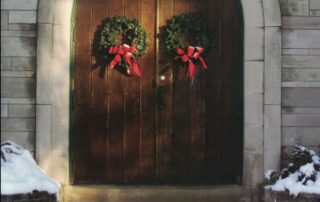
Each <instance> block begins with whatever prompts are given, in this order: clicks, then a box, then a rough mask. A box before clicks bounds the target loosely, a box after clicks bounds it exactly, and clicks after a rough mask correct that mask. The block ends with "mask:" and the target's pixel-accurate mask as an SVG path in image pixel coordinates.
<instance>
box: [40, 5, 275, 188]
mask: <svg viewBox="0 0 320 202" xmlns="http://www.w3.org/2000/svg"><path fill="white" fill-rule="evenodd" d="M73 3H74V0H39V5H38V43H37V94H36V159H37V161H38V163H39V165H40V166H41V167H42V168H43V169H44V170H46V171H47V172H48V173H49V174H50V175H51V176H53V177H54V178H56V179H57V180H59V181H60V182H61V183H62V185H66V186H67V185H69V184H70V182H69V179H70V178H69V106H70V87H71V86H72V84H71V85H70V47H71V46H70V44H71V42H72V41H71V40H73V36H72V35H71V34H72V28H71V17H72V11H73ZM241 3H242V7H243V16H244V116H245V117H244V162H243V165H244V169H243V170H244V173H243V179H244V183H243V184H244V186H246V187H252V188H254V189H255V187H257V185H258V184H259V183H261V182H262V178H263V172H264V170H266V169H278V168H279V167H280V153H281V31H280V28H281V15H280V3H279V0H241Z"/></svg>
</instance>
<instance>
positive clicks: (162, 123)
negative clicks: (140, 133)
mask: <svg viewBox="0 0 320 202" xmlns="http://www.w3.org/2000/svg"><path fill="white" fill-rule="evenodd" d="M158 12H159V19H158V26H159V28H160V29H162V28H163V26H165V24H166V22H167V20H168V19H170V18H171V17H172V16H173V0H161V1H159V5H158ZM162 43H163V42H162V41H160V40H158V48H160V49H158V52H157V54H158V61H156V62H157V63H158V69H157V75H156V77H157V78H156V79H157V85H158V86H157V135H156V136H157V138H156V178H157V182H159V183H165V182H166V183H168V182H170V181H172V173H171V170H172V94H173V89H172V77H173V76H172V74H173V73H172V58H170V57H166V56H165V55H164V54H161V52H159V51H161V50H162V49H161V48H162V47H161V44H162ZM161 76H162V77H164V80H162V79H161Z"/></svg>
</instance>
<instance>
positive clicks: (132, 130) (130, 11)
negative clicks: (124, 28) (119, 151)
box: [123, 0, 141, 183]
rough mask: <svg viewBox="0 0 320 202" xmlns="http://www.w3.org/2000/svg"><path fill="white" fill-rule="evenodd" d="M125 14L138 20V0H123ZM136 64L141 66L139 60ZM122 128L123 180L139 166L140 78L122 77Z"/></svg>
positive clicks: (130, 177)
mask: <svg viewBox="0 0 320 202" xmlns="http://www.w3.org/2000/svg"><path fill="white" fill-rule="evenodd" d="M124 9H125V10H124V12H125V15H126V16H128V17H129V18H136V19H138V20H140V19H139V18H140V0H125V5H124ZM137 62H138V65H139V66H141V64H140V62H139V61H137ZM123 82H124V84H123V85H124V89H123V90H124V104H125V106H124V107H125V115H124V116H125V128H124V157H123V158H124V159H123V164H124V182H126V183H129V182H134V181H135V180H137V179H138V178H139V166H140V78H138V77H123Z"/></svg>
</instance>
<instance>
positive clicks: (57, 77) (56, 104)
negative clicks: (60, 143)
mask: <svg viewBox="0 0 320 202" xmlns="http://www.w3.org/2000/svg"><path fill="white" fill-rule="evenodd" d="M53 65H54V67H55V68H53V69H52V72H51V73H52V78H53V79H52V82H53V86H59V88H53V92H52V93H53V96H54V97H53V118H54V120H53V122H54V125H59V126H66V123H68V120H69V112H68V109H69V92H70V90H69V89H70V79H69V78H70V77H69V76H68V75H69V70H68V66H69V58H68V57H65V58H54V60H53Z"/></svg>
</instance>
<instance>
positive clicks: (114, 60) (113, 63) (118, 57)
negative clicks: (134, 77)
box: [109, 55, 121, 69]
mask: <svg viewBox="0 0 320 202" xmlns="http://www.w3.org/2000/svg"><path fill="white" fill-rule="evenodd" d="M120 61H121V57H120V55H116V56H114V58H113V60H112V61H111V62H110V64H109V67H110V68H111V69H113V68H114V67H115V66H116V65H117V64H118V63H119V62H120Z"/></svg>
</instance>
